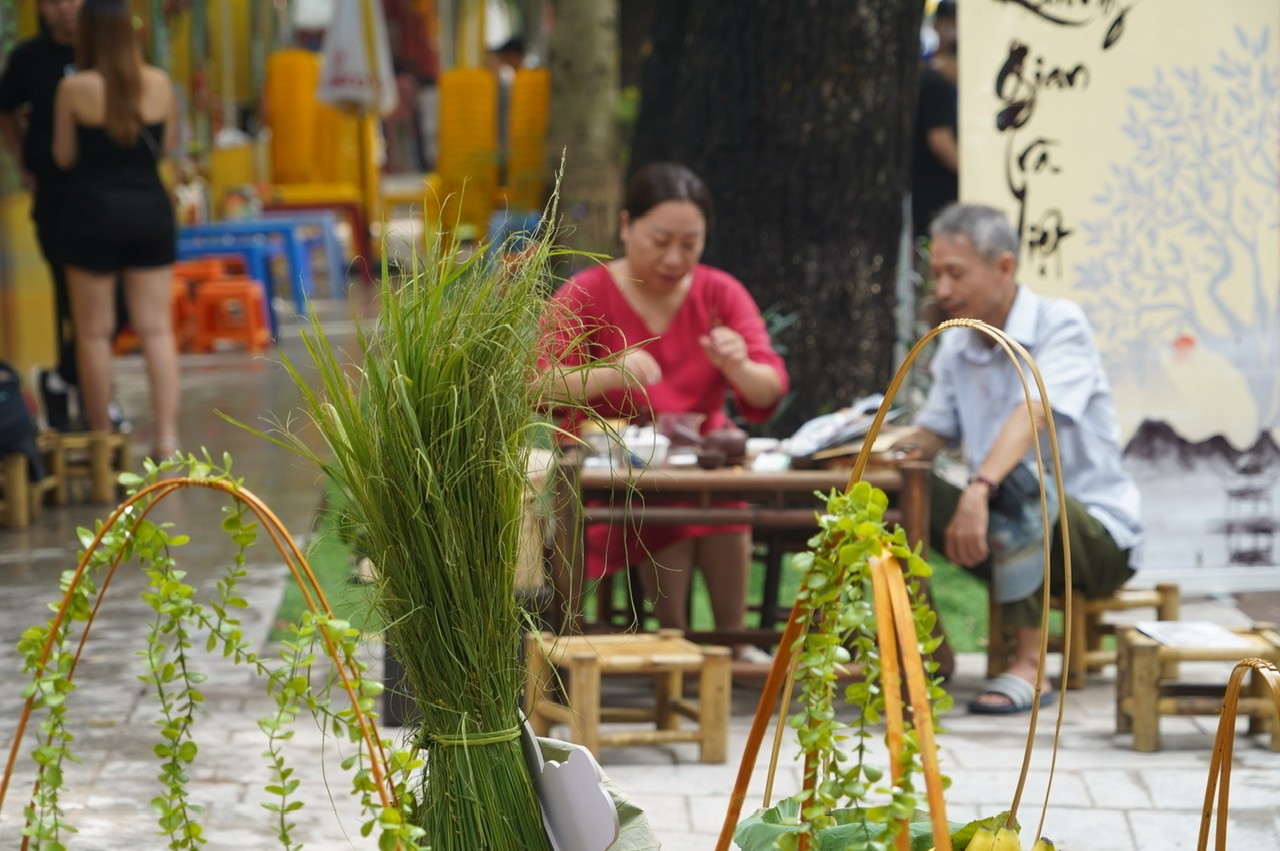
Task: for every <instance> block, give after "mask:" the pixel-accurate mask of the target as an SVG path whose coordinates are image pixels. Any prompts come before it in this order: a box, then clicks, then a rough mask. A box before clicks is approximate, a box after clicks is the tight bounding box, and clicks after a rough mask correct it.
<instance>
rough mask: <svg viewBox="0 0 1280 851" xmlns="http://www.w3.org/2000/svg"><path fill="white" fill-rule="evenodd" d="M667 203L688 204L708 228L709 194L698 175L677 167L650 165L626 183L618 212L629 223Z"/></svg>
mask: <svg viewBox="0 0 1280 851" xmlns="http://www.w3.org/2000/svg"><path fill="white" fill-rule="evenodd" d="M667 201H689V202H690V203H692V204H693V205H694V206H696V207H697V208H698V209H699V210H701V211H702V217H703V218H704V219H706V220H707V225H708V226H710V224H711V213H712V207H711V193H710V192H708V191H707V185H706V184H705V183H703V182H702V180H701V179H700V178H699V177H698V175H696V174H694V173H693V172H692V171H690V170H689V169H688V168H686V167H685V166H682V165H680V164H679V163H650V164H649V165H647V166H645V167H644V168H642V169H640V170H639V171H637V172H636V173H635V175H634V176H633V177H632V178H631V180H630V182H629V183H627V195H626V197H625V198H624V199H623V201H622V209H623V210H625V211H626V213H627V217H628V218H629V219H631V221H633V222H634V221H635V220H636V219H638V218H640V217H641V216H643V215H644V214H645V213H647V212H649V211H650V210H652V209H653V208H654V207H656V206H658V205H659V204H662V203H665V202H667Z"/></svg>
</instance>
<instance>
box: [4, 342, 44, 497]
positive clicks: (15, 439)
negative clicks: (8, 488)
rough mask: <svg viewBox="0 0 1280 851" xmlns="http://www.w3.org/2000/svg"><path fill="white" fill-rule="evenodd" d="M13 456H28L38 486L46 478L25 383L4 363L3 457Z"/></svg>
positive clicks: (33, 478) (33, 477) (32, 476)
mask: <svg viewBox="0 0 1280 851" xmlns="http://www.w3.org/2000/svg"><path fill="white" fill-rule="evenodd" d="M13 452H21V453H22V454H24V455H26V456H27V463H28V466H29V468H30V470H31V478H32V480H34V481H37V482H38V481H40V480H41V479H43V478H44V477H45V471H44V463H43V461H42V460H41V458H40V449H39V448H38V447H37V446H36V423H35V420H33V419H31V411H29V410H28V409H27V402H26V399H24V398H23V396H22V382H21V381H20V380H19V379H18V373H17V371H15V370H14V368H13V367H11V366H10V365H9V364H7V363H5V362H3V361H0V454H6V455H7V454H9V453H13Z"/></svg>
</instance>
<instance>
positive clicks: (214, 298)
mask: <svg viewBox="0 0 1280 851" xmlns="http://www.w3.org/2000/svg"><path fill="white" fill-rule="evenodd" d="M270 343H271V331H270V324H269V322H268V319H267V301H266V296H265V295H264V293H263V291H262V284H260V283H259V282H257V281H254V280H252V279H250V278H220V279H215V280H211V281H203V282H201V283H200V284H199V285H198V286H197V287H196V302H195V323H194V328H193V333H192V340H191V348H192V350H193V351H197V352H211V351H213V350H214V349H216V348H219V347H220V346H223V345H227V344H230V345H239V346H242V347H244V348H246V349H248V350H249V351H251V352H261V351H265V350H266V349H267V346H269V345H270Z"/></svg>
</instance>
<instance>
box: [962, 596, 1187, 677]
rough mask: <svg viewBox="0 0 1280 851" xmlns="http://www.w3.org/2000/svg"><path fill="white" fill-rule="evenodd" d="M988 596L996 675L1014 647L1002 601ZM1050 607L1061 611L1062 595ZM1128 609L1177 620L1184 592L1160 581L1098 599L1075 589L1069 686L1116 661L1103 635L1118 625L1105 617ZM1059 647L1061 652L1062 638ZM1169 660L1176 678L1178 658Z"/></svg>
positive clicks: (991, 668)
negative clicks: (1010, 640)
mask: <svg viewBox="0 0 1280 851" xmlns="http://www.w3.org/2000/svg"><path fill="white" fill-rule="evenodd" d="M988 599H989V604H988V612H989V614H988V617H989V620H988V624H989V628H988V641H987V676H988V677H994V676H996V675H997V674H1000V673H1003V672H1004V670H1005V668H1007V667H1008V666H1009V656H1010V654H1011V652H1012V648H1011V647H1010V645H1009V641H1008V638H1007V637H1006V636H1005V632H1004V625H1003V618H1002V617H1001V607H1000V604H999V603H997V602H995V600H994V599H990V598H988ZM1049 607H1050V609H1051V610H1052V609H1056V610H1058V611H1062V607H1063V600H1062V597H1061V596H1053V597H1050V599H1049ZM1128 609H1155V614H1156V620H1161V621H1176V620H1177V619H1178V618H1179V616H1180V613H1181V611H1182V594H1181V592H1180V591H1179V590H1178V586H1177V585H1175V584H1173V583H1161V584H1159V585H1157V586H1156V587H1155V588H1121V589H1120V590H1119V591H1117V592H1116V593H1115V594H1113V595H1112V596H1110V597H1101V598H1099V599H1097V600H1090V599H1088V598H1086V597H1085V596H1084V592H1083V591H1081V590H1079V589H1073V590H1072V592H1071V658H1070V668H1069V669H1068V670H1067V671H1066V672H1065V674H1066V676H1065V677H1064V678H1063V679H1065V681H1066V687H1067V688H1069V689H1081V688H1084V683H1085V674H1086V673H1097V672H1098V671H1101V670H1102V669H1103V668H1105V667H1106V666H1107V665H1110V664H1112V663H1113V662H1115V661H1116V652H1115V651H1114V650H1108V649H1106V648H1104V647H1103V646H1102V639H1103V637H1104V636H1107V635H1115V634H1116V627H1115V624H1112V623H1108V622H1107V621H1104V620H1103V619H1102V618H1103V615H1105V614H1106V613H1107V612H1118V611H1124V610H1128ZM1051 646H1053V645H1051ZM1056 647H1057V650H1058V652H1061V649H1062V643H1061V641H1059V642H1057V644H1056ZM1169 664H1170V665H1171V666H1172V667H1171V668H1170V670H1169V671H1168V672H1167V676H1169V677H1170V678H1173V677H1175V676H1177V673H1176V669H1177V662H1170V663H1169Z"/></svg>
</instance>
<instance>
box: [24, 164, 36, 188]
mask: <svg viewBox="0 0 1280 851" xmlns="http://www.w3.org/2000/svg"><path fill="white" fill-rule="evenodd" d="M22 188H23V189H25V190H27V191H28V192H35V191H36V189H37V188H39V187H38V186H37V185H36V176H35V175H34V174H32V173H31V172H29V171H27V170H26V169H25V168H24V169H23V170H22Z"/></svg>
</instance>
